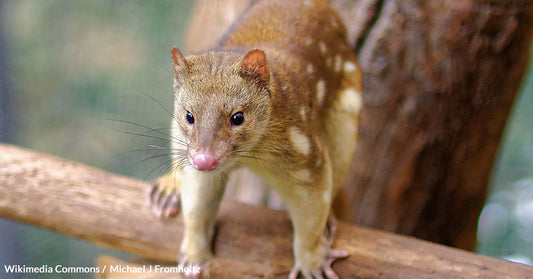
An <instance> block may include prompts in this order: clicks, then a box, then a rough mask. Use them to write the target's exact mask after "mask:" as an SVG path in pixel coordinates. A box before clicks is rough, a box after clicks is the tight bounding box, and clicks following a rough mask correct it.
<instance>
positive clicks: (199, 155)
mask: <svg viewBox="0 0 533 279" xmlns="http://www.w3.org/2000/svg"><path fill="white" fill-rule="evenodd" d="M192 164H193V166H194V168H196V169H197V170H199V171H212V170H215V169H216V168H217V166H218V161H217V159H216V158H215V155H214V154H213V153H211V152H204V151H200V152H196V154H194V156H193V157H192Z"/></svg>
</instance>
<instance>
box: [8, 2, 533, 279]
mask: <svg viewBox="0 0 533 279" xmlns="http://www.w3.org/2000/svg"><path fill="white" fill-rule="evenodd" d="M191 10H192V1H175V0H159V1H142V0H128V1H126V0H117V1H103V0H94V1H70V0H47V1H38V0H18V1H15V0H11V1H9V0H0V141H3V142H8V143H12V144H16V145H18V146H22V147H25V148H29V149H33V150H36V151H40V152H44V153H49V154H53V155H56V156H58V157H62V158H65V159H69V160H73V161H77V162H81V163H84V164H88V165H91V166H95V167H98V168H102V169H105V170H107V171H110V172H115V173H119V174H123V175H126V176H131V177H136V178H139V179H142V180H146V181H151V180H153V179H154V178H155V177H157V176H159V175H160V174H161V173H163V172H164V171H165V170H166V169H165V167H166V166H167V164H166V163H167V161H168V159H169V158H168V157H167V156H164V154H162V153H159V151H157V150H152V149H151V148H150V147H149V145H158V146H167V141H166V138H167V136H166V135H165V133H168V128H167V127H168V125H169V123H170V116H169V113H168V111H167V110H171V108H172V73H171V67H170V48H171V46H173V45H174V46H177V47H180V46H181V45H183V41H182V38H183V31H184V29H185V26H186V22H187V21H188V17H189V15H190V11H191ZM532 123H533V74H532V71H531V70H529V71H528V74H527V77H526V78H525V79H524V81H523V83H522V90H521V92H520V93H519V95H518V97H517V99H516V103H515V106H514V109H513V112H512V115H511V117H510V120H509V123H508V125H507V128H506V134H505V136H504V139H503V143H502V145H501V147H500V153H499V158H498V160H497V163H496V166H495V168H494V173H493V179H492V182H491V194H490V196H489V198H488V200H487V204H486V206H485V208H484V210H483V212H482V215H481V217H480V221H479V233H478V242H479V244H478V252H479V253H481V254H485V255H489V256H494V257H499V258H504V259H509V260H514V261H519V262H522V263H525V264H530V265H532V264H533V129H532ZM151 129H161V130H160V132H154V131H151ZM0 156H1V155H0ZM101 254H111V255H114V256H117V257H123V258H124V257H131V255H127V254H125V253H121V252H118V251H113V250H111V249H105V248H102V247H99V246H96V245H93V244H90V243H86V242H84V241H80V240H76V239H73V238H70V237H67V236H64V235H61V234H57V233H53V232H50V231H47V230H44V229H38V228H34V227H32V226H28V225H23V224H18V223H15V222H12V221H9V220H6V219H1V218H0V269H1V271H0V278H11V277H7V276H9V275H6V274H5V273H4V272H5V271H4V268H3V265H4V264H21V265H22V264H25V265H26V266H41V265H49V266H54V265H56V264H61V265H63V266H94V260H95V258H96V256H98V255H101ZM48 276H49V278H57V274H56V275H54V274H52V275H48ZM68 276H71V278H92V275H87V274H71V275H68ZM68 276H67V277H62V278H70V277H68ZM84 276H85V277H84ZM13 278H21V277H20V275H19V276H16V277H13ZM29 278H36V275H31V276H30V277H29ZM38 278H48V277H47V275H42V276H40V277H38Z"/></svg>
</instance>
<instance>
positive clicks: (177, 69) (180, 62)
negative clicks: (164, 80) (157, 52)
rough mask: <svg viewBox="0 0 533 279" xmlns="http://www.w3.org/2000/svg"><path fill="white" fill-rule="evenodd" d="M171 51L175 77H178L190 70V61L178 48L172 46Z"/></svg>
mask: <svg viewBox="0 0 533 279" xmlns="http://www.w3.org/2000/svg"><path fill="white" fill-rule="evenodd" d="M170 53H171V54H172V62H173V67H172V68H174V77H175V78H176V79H178V78H179V76H180V75H182V74H183V73H184V72H185V71H188V70H189V63H187V60H185V57H183V54H181V51H180V50H179V49H178V48H176V47H172V49H171V50H170Z"/></svg>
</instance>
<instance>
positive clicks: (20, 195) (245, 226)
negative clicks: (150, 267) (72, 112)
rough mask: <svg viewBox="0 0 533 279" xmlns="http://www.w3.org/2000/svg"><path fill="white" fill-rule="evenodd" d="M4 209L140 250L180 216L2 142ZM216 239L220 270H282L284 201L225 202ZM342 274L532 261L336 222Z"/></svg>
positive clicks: (173, 241)
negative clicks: (161, 215) (278, 204)
mask: <svg viewBox="0 0 533 279" xmlns="http://www.w3.org/2000/svg"><path fill="white" fill-rule="evenodd" d="M0 154H1V156H0V216H3V217H6V218H10V219H13V220H16V221H20V222H24V223H29V224H32V225H35V226H38V227H45V228H48V229H50V230H53V231H57V232H60V233H63V234H67V235H70V236H74V237H78V238H81V239H84V240H87V241H90V242H94V243H98V244H102V245H105V246H109V247H113V248H116V249H120V250H123V251H126V252H130V253H134V254H137V255H140V256H143V257H146V258H151V259H156V260H162V261H167V262H168V261H174V259H175V257H176V255H177V251H178V247H179V243H180V240H181V235H182V228H183V225H182V223H181V220H180V219H179V218H178V219H174V220H159V219H157V218H155V217H154V216H153V215H152V214H151V212H150V210H149V209H148V207H147V206H146V205H145V204H144V193H145V189H146V187H147V185H146V184H145V183H143V182H140V181H137V180H134V179H130V178H125V177H121V176H118V175H115V174H111V173H107V172H104V171H102V170H98V169H95V168H91V167H87V166H84V165H81V164H78V163H74V162H69V161H65V160H62V159H58V158H55V157H52V156H48V155H43V154H39V153H36V152H32V151H27V150H23V149H20V148H18V147H14V146H10V145H1V144H0ZM217 220H218V221H217V233H216V237H215V241H214V244H213V247H214V251H215V254H216V258H215V259H214V260H213V261H212V262H211V263H210V265H209V275H210V276H215V277H216V278H264V277H268V278H286V277H287V275H288V273H289V270H290V268H291V265H292V252H291V237H292V230H291V226H290V220H289V219H288V218H287V215H286V214H285V213H284V212H281V211H274V210H269V209H266V208H261V207H253V206H248V205H243V204H238V203H235V202H231V201H227V200H226V201H224V202H223V203H222V207H221V210H220V212H219V216H218V218H217ZM334 246H335V247H338V248H343V249H346V250H348V251H349V252H350V257H349V258H347V259H345V260H342V261H338V262H337V263H335V264H334V268H335V270H337V271H338V273H339V275H340V276H341V277H342V278H459V277H461V278H527V276H531V274H533V267H529V266H525V265H521V264H516V263H511V262H506V261H503V260H498V259H494V258H489V257H485V256H480V255H476V254H473V253H469V252H464V251H460V250H457V249H452V248H448V247H444V246H441V245H436V244H432V243H428V242H424V241H420V240H417V239H414V238H408V237H404V236H398V235H393V234H389V233H384V232H379V231H375V230H370V229H365V228H359V227H354V226H351V225H348V224H344V223H340V224H339V225H338V233H337V239H336V241H335V243H334Z"/></svg>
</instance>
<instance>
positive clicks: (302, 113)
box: [300, 107, 308, 121]
mask: <svg viewBox="0 0 533 279" xmlns="http://www.w3.org/2000/svg"><path fill="white" fill-rule="evenodd" d="M307 111H308V108H307V107H301V108H300V116H302V120H303V121H307Z"/></svg>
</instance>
